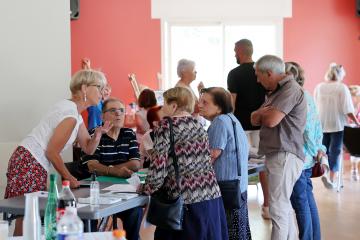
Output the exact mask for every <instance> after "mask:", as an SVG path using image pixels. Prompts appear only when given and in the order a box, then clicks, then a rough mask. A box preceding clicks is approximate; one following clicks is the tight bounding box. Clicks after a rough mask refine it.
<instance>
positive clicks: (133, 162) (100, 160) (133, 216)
mask: <svg viewBox="0 0 360 240" xmlns="http://www.w3.org/2000/svg"><path fill="white" fill-rule="evenodd" d="M102 118H103V120H104V122H106V121H109V122H110V123H111V124H112V128H111V129H110V131H109V132H107V133H105V134H103V135H102V137H101V139H100V143H99V145H98V147H97V149H96V151H95V153H94V154H93V155H83V156H82V159H81V166H82V167H83V168H84V170H86V171H88V172H92V171H95V170H96V173H97V174H98V175H103V176H115V177H124V178H127V177H130V176H131V174H132V173H133V172H136V171H138V170H139V168H140V154H139V146H138V143H137V141H136V135H135V132H134V131H133V130H131V129H130V128H124V127H123V125H124V120H125V107H124V104H123V103H122V102H121V101H119V100H118V99H114V98H110V99H107V100H105V102H104V103H103V108H102ZM93 132H94V130H91V132H90V133H93ZM142 212H143V211H142V208H141V207H136V208H132V209H129V210H126V211H123V212H120V213H117V214H116V216H117V217H119V218H121V220H122V222H123V227H124V229H125V231H126V233H127V234H126V237H127V239H129V240H138V239H139V230H140V225H141V220H142ZM114 220H115V219H114Z"/></svg>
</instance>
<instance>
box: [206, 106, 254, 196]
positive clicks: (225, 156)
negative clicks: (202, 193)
mask: <svg viewBox="0 0 360 240" xmlns="http://www.w3.org/2000/svg"><path fill="white" fill-rule="evenodd" d="M230 118H231V119H230ZM231 120H233V121H234V122H235V130H236V131H234V127H233V123H232V121H231ZM207 131H208V135H209V143H210V149H221V150H222V151H221V154H220V156H219V157H218V158H217V159H216V160H215V163H214V170H215V173H216V179H217V180H218V181H223V180H233V179H237V178H238V176H239V175H240V189H241V192H245V191H246V190H247V185H248V158H249V146H248V141H247V138H246V135H245V132H244V130H243V128H242V127H241V124H240V122H239V121H238V120H237V119H236V117H235V116H234V115H233V114H232V113H229V114H221V115H219V116H217V117H215V118H214V120H213V121H212V122H211V124H210V126H209V128H208V130H207ZM234 133H235V134H236V142H237V153H236V147H235V135H234ZM237 159H238V160H237ZM238 163H239V165H238Z"/></svg>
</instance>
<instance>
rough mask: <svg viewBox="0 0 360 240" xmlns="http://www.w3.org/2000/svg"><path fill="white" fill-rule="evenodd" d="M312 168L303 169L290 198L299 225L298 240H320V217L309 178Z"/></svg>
mask: <svg viewBox="0 0 360 240" xmlns="http://www.w3.org/2000/svg"><path fill="white" fill-rule="evenodd" d="M311 172H312V168H309V169H306V170H303V171H302V173H301V175H300V178H299V179H298V180H297V181H296V183H295V186H294V189H293V192H292V194H291V197H290V200H291V205H292V206H293V208H294V210H295V213H296V219H297V223H298V227H299V238H300V240H320V239H321V231H320V219H319V213H318V209H317V206H316V202H315V199H314V195H313V192H312V190H313V186H312V182H311V179H310V176H311Z"/></svg>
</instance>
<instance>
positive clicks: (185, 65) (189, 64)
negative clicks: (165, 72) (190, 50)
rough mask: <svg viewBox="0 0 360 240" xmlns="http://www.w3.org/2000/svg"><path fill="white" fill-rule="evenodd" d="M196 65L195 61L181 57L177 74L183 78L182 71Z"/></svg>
mask: <svg viewBox="0 0 360 240" xmlns="http://www.w3.org/2000/svg"><path fill="white" fill-rule="evenodd" d="M194 67H195V62H194V61H192V60H188V59H185V58H183V59H180V60H179V62H178V66H177V75H178V76H179V77H180V78H181V75H182V73H183V72H184V71H185V70H188V69H191V68H194Z"/></svg>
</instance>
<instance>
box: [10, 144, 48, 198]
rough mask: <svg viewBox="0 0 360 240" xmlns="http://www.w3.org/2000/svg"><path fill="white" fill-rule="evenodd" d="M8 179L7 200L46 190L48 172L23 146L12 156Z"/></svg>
mask: <svg viewBox="0 0 360 240" xmlns="http://www.w3.org/2000/svg"><path fill="white" fill-rule="evenodd" d="M6 177H7V184H6V190H5V196H4V197H5V198H13V197H17V196H22V195H24V194H25V193H31V192H36V191H44V190H46V186H47V172H46V170H45V169H44V168H43V167H42V166H41V165H40V163H39V162H38V161H37V160H36V159H35V158H34V157H33V156H32V155H31V153H30V152H29V151H28V150H27V149H26V148H24V147H22V146H19V147H17V148H16V150H15V151H14V153H13V154H12V156H11V158H10V160H9V165H8V169H7V173H6Z"/></svg>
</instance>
